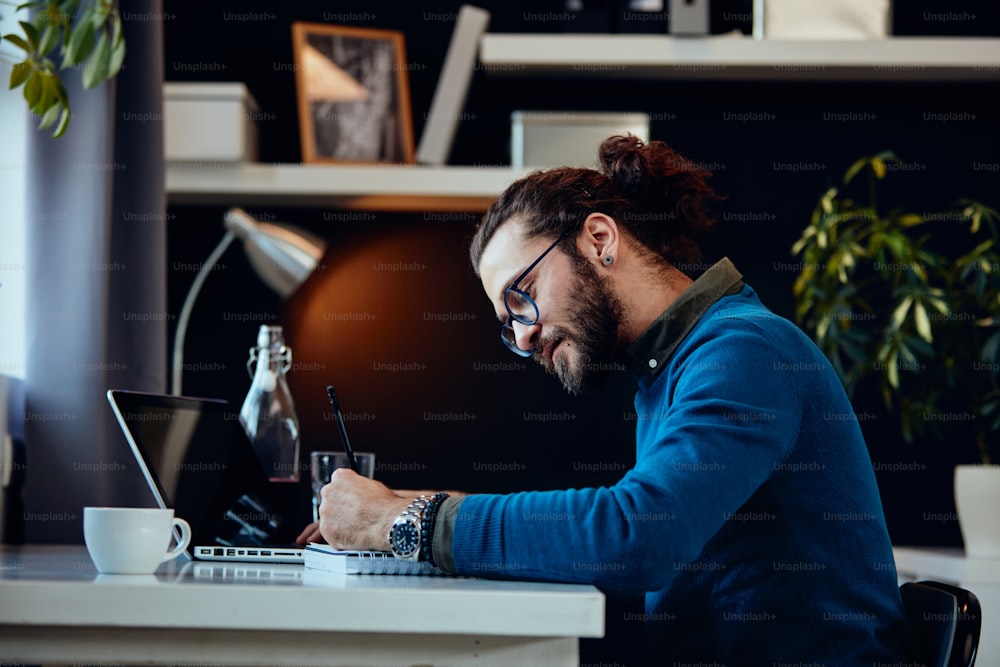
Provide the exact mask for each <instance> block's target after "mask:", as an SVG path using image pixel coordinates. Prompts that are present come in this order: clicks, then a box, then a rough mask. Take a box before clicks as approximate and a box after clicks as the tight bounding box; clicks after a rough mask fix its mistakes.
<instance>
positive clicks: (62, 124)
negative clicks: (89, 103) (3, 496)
mask: <svg viewBox="0 0 1000 667" xmlns="http://www.w3.org/2000/svg"><path fill="white" fill-rule="evenodd" d="M69 117H70V111H69V107H68V106H67V107H63V110H62V113H61V114H60V115H59V124H58V125H56V129H55V132H53V133H52V138H53V139H58V138H59V137H61V136H62V135H64V134H65V133H66V129H67V128H68V127H69Z"/></svg>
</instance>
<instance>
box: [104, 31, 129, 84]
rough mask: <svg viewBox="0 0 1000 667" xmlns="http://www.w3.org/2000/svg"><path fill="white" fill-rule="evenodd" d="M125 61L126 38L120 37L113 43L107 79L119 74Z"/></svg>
mask: <svg viewBox="0 0 1000 667" xmlns="http://www.w3.org/2000/svg"><path fill="white" fill-rule="evenodd" d="M124 62H125V40H123V39H119V40H118V41H117V42H115V41H114V40H112V44H111V55H110V57H109V58H108V75H107V77H105V78H107V79H110V78H111V77H113V76H115V75H117V74H118V72H119V71H121V68H122V64H124Z"/></svg>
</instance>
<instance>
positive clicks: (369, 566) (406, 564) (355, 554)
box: [303, 543, 447, 576]
mask: <svg viewBox="0 0 1000 667" xmlns="http://www.w3.org/2000/svg"><path fill="white" fill-rule="evenodd" d="M303 555H304V559H305V566H306V568H307V569H310V570H323V571H325V572H332V573H334V574H403V575H424V576H427V575H431V576H435V575H436V576H447V574H446V573H445V572H444V571H443V570H441V569H439V568H437V567H434V566H433V565H431V564H430V563H428V562H426V561H412V560H400V559H398V558H396V557H395V556H393V555H392V552H391V551H340V550H338V549H334V548H333V547H331V546H330V545H329V544H317V543H312V544H309V545H308V546H307V547H306V548H305V550H303Z"/></svg>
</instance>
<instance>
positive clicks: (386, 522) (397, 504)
mask: <svg viewBox="0 0 1000 667" xmlns="http://www.w3.org/2000/svg"><path fill="white" fill-rule="evenodd" d="M409 504H410V499H409V498H400V499H398V500H393V501H391V502H390V503H387V504H386V508H385V511H384V512H382V515H381V517H380V519H379V521H378V522H377V523H376V524H375V525H376V526H377V528H375V530H377V531H378V533H377V537H373V541H372V544H375V545H377V546H376V547H375V548H376V549H378V550H379V551H389V550H390V549H391V547H390V545H389V531H391V530H392V524H393V523H394V522H395V521H396V519H397V518H398V517H399V515H400V514H402V513H403V512H404V511H406V508H407V506H408V505H409Z"/></svg>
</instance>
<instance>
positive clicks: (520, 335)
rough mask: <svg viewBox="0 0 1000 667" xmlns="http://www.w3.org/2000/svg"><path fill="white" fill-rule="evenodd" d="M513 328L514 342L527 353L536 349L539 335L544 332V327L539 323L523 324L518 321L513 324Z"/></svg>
mask: <svg viewBox="0 0 1000 667" xmlns="http://www.w3.org/2000/svg"><path fill="white" fill-rule="evenodd" d="M511 327H512V328H513V329H514V342H515V343H516V344H517V347H518V348H520V349H522V350H524V351H525V352H530V351H532V350H534V349H535V343H536V342H537V341H538V334H539V332H540V331H541V330H542V325H541V324H539V323H538V322H535V323H534V324H522V323H521V322H518V321H517V320H514V321H513V322H511Z"/></svg>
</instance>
